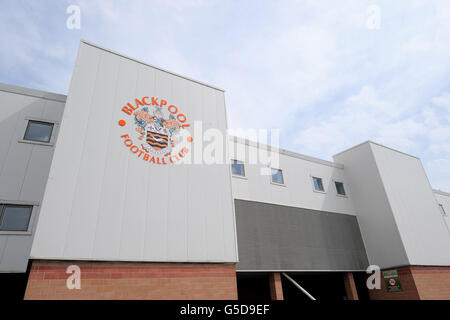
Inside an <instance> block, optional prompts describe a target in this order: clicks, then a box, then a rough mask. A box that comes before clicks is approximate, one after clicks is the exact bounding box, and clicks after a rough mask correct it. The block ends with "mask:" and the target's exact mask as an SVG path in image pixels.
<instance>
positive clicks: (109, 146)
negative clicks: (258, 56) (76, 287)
mask: <svg viewBox="0 0 450 320" xmlns="http://www.w3.org/2000/svg"><path fill="white" fill-rule="evenodd" d="M144 96H149V97H159V98H163V99H165V100H167V101H168V105H170V104H173V105H176V106H177V107H178V108H179V110H180V111H182V112H183V113H184V114H186V116H187V118H188V121H187V122H188V123H190V124H191V125H193V124H194V121H203V126H204V128H207V127H215V128H219V129H221V130H223V131H225V129H226V117H225V101H224V93H223V92H222V91H220V90H217V89H214V88H212V87H209V86H206V85H202V84H199V83H197V82H194V81H191V80H187V79H185V78H182V77H180V76H176V75H173V74H171V73H168V72H165V71H162V70H160V69H157V68H154V67H151V66H149V65H146V64H143V63H140V62H137V61H134V60H131V59H129V58H126V57H123V56H120V55H117V54H114V53H111V52H109V51H106V50H103V49H100V48H97V47H95V46H92V45H90V44H87V43H84V42H82V43H81V44H80V49H79V53H78V58H77V62H76V65H75V70H74V74H73V78H72V83H71V87H70V91H69V95H68V99H67V104H66V110H65V112H64V116H63V121H62V127H61V132H60V135H59V138H58V143H57V148H56V150H55V155H54V158H53V162H52V167H51V170H50V175H49V181H48V185H47V189H46V191H45V195H44V201H43V204H42V209H41V217H40V219H39V223H38V228H37V232H36V237H35V241H34V243H33V248H32V252H31V256H32V257H33V258H43V259H90V260H114V261H180V262H184V261H192V262H236V261H237V250H236V236H235V222H234V206H233V201H232V194H231V182H230V167H229V166H228V165H209V166H208V165H175V164H168V165H158V164H153V163H150V162H148V161H143V160H142V159H141V158H138V157H137V156H136V154H133V153H131V152H130V149H129V148H127V147H126V146H125V145H124V139H122V138H121V135H123V134H129V135H130V136H131V137H132V139H134V140H136V139H135V138H134V137H133V135H132V134H133V132H134V130H135V125H134V120H133V119H132V117H130V116H128V115H126V114H125V113H124V112H123V111H121V108H122V106H124V105H126V104H127V103H128V102H131V103H133V104H134V99H135V98H142V97H144ZM120 119H124V120H126V121H127V124H126V126H124V127H121V126H119V125H118V120H120ZM189 130H190V132H191V134H192V133H193V130H192V129H189ZM195 139H201V137H195V136H194V140H195ZM212 176H214V177H215V178H214V179H211V177H212Z"/></svg>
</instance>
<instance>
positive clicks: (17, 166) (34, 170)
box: [0, 84, 65, 272]
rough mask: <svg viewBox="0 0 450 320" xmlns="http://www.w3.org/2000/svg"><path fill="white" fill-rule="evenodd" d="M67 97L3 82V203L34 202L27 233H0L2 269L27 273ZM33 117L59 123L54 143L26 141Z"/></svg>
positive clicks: (0, 141)
mask: <svg viewBox="0 0 450 320" xmlns="http://www.w3.org/2000/svg"><path fill="white" fill-rule="evenodd" d="M64 100H65V97H64V96H62V95H54V94H50V93H47V92H42V91H38V90H33V89H27V88H20V87H16V86H9V85H4V84H0V105H1V106H2V107H1V108H0V203H10V204H27V205H34V209H33V213H32V217H31V220H30V228H29V231H27V232H0V272H25V271H26V268H27V262H28V258H29V254H30V250H31V245H32V241H33V234H34V230H35V226H36V222H37V218H38V216H39V203H40V202H41V201H42V197H43V194H44V190H45V185H46V182H47V178H48V173H49V170H50V163H51V161H52V155H53V149H54V148H53V144H54V142H55V140H56V135H57V134H58V123H59V121H60V120H61V116H62V112H63V109H64V103H63V101H64ZM29 119H38V120H43V121H50V122H55V127H54V130H53V134H52V138H51V141H50V142H51V143H50V144H47V145H45V144H36V143H23V142H24V141H23V140H22V139H23V136H24V133H25V129H26V127H27V123H28V120H29Z"/></svg>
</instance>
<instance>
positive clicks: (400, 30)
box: [0, 0, 450, 183]
mask: <svg viewBox="0 0 450 320" xmlns="http://www.w3.org/2000/svg"><path fill="white" fill-rule="evenodd" d="M77 3H78V4H79V5H80V7H81V14H82V16H81V30H79V31H68V30H67V28H66V27H65V25H66V24H65V20H66V18H67V14H66V8H67V6H68V5H69V4H77ZM372 4H374V2H373V1H372V0H370V1H369V0H363V1H360V0H348V1H339V2H332V1H319V0H307V1H283V2H257V3H256V2H232V1H217V0H216V1H206V0H189V1H178V0H171V1H163V0H155V1H139V0H135V1H132V2H130V1H125V0H123V1H119V0H101V1H90V0H78V1H77V0H74V1H72V0H70V1H69V0H67V1H54V2H39V3H37V2H36V1H31V0H28V1H22V2H20V4H19V2H17V1H13V0H9V1H8V0H4V3H2V11H0V35H1V36H2V39H4V41H3V43H5V44H7V49H5V50H1V51H0V65H1V67H0V77H1V79H0V81H3V82H13V83H16V84H19V85H24V86H30V87H35V88H38V89H44V90H49V91H56V92H65V91H66V89H67V88H68V86H69V81H70V77H71V72H72V68H73V63H74V59H75V55H76V48H77V46H78V42H79V40H80V38H83V39H86V40H89V41H92V42H94V43H98V44H99V45H102V46H104V47H107V48H110V49H112V50H115V51H118V52H121V53H124V54H126V55H128V56H131V57H135V58H137V59H140V60H143V61H146V62H148V63H150V64H154V65H157V66H160V67H163V68H165V69H168V70H172V71H174V72H177V73H180V74H184V75H186V76H188V77H191V78H194V79H198V80H200V81H203V82H207V83H211V84H213V85H217V86H218V87H221V88H224V89H226V90H227V91H226V102H227V108H228V119H229V126H230V127H231V128H280V129H281V132H280V133H281V140H282V145H281V147H283V148H288V149H293V150H295V151H299V152H302V153H307V154H311V155H315V156H319V157H322V158H330V157H331V155H332V154H333V153H336V152H339V151H341V150H343V149H344V148H347V147H351V146H353V145H355V144H358V143H360V142H362V141H364V140H369V139H370V140H375V141H378V142H381V143H384V144H386V145H388V146H390V147H394V148H399V149H401V150H402V151H405V152H409V153H413V154H415V155H417V156H419V157H421V158H422V159H423V160H424V163H427V164H428V163H433V162H432V161H434V160H436V159H449V158H450V156H449V155H450V153H449V152H448V143H449V142H448V131H449V130H448V128H449V123H450V88H449V87H448V83H449V82H448V79H449V77H450V60H449V59H448V57H449V56H450V5H449V4H448V0H434V1H422V0H414V1H406V0H405V1H388V0H379V1H377V3H376V5H378V6H379V7H380V9H381V28H380V29H378V30H370V29H368V28H367V27H366V19H367V7H368V6H369V5H372ZM43 70H44V71H43ZM443 164H445V163H444V162H442V161H441V162H440V165H441V166H442V165H443ZM427 168H428V166H427ZM427 170H428V169H427ZM449 171H450V170H449ZM434 179H435V178H434V177H433V176H432V174H431V173H430V180H431V181H432V182H433V183H434Z"/></svg>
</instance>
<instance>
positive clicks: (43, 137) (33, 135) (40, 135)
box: [23, 120, 53, 142]
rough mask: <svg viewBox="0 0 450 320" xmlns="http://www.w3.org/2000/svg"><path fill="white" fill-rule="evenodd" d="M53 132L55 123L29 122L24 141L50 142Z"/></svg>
mask: <svg viewBox="0 0 450 320" xmlns="http://www.w3.org/2000/svg"><path fill="white" fill-rule="evenodd" d="M52 131H53V123H48V122H42V121H33V120H29V121H28V126H27V130H26V131H25V136H24V137H23V139H24V140H30V141H39V142H50V138H51V136H52Z"/></svg>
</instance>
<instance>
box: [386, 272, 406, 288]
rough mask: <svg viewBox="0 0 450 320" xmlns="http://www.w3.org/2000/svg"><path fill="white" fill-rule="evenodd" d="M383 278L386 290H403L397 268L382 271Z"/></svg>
mask: <svg viewBox="0 0 450 320" xmlns="http://www.w3.org/2000/svg"><path fill="white" fill-rule="evenodd" d="M383 278H384V282H385V283H386V289H387V292H399V291H403V289H402V286H401V284H400V278H399V277H398V272H397V270H387V271H383Z"/></svg>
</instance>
